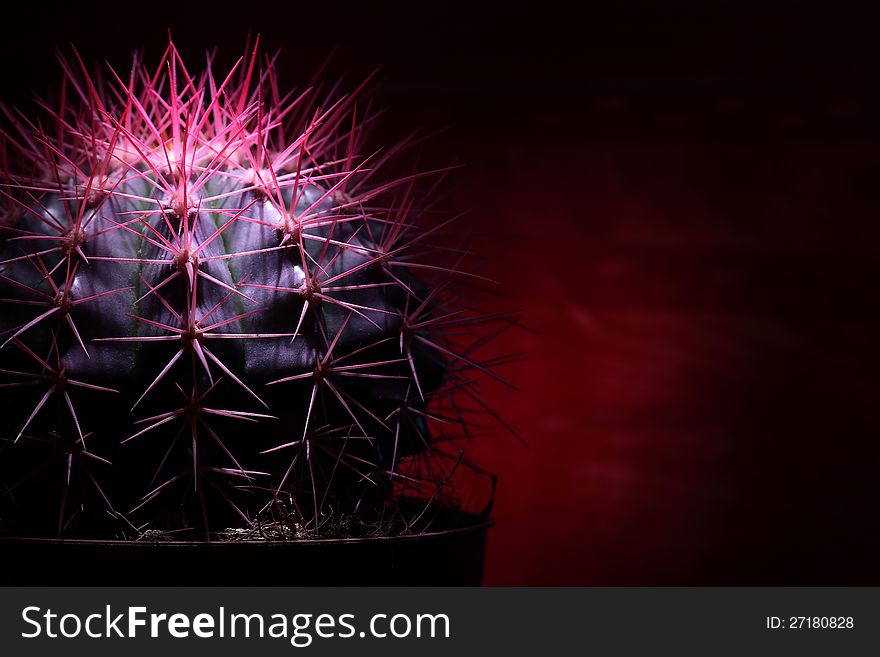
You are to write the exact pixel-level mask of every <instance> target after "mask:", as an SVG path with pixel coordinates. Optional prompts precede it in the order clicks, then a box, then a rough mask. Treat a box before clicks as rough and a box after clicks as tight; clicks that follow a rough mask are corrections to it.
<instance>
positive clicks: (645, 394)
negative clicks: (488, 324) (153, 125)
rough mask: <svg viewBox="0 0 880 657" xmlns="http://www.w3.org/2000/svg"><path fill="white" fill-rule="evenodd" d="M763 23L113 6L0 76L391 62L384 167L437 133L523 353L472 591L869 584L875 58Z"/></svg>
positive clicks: (38, 85)
mask: <svg viewBox="0 0 880 657" xmlns="http://www.w3.org/2000/svg"><path fill="white" fill-rule="evenodd" d="M693 4H694V5H697V3H693ZM764 4H765V3H757V2H738V3H711V5H712V6H711V7H706V8H703V9H699V8H695V7H691V8H689V7H686V6H685V7H671V6H668V5H667V4H665V3H664V5H663V6H662V8H659V7H653V6H652V3H638V4H636V5H634V6H627V7H622V6H621V5H620V4H619V3H614V5H613V7H611V6H609V7H608V8H603V7H600V6H598V5H591V8H590V9H588V10H585V11H584V12H583V13H581V14H578V15H575V14H574V13H573V12H568V11H563V10H562V9H561V8H559V7H554V6H552V4H551V5H548V4H546V3H541V5H540V6H535V7H525V8H522V9H517V10H507V11H505V12H504V13H501V12H496V11H493V10H491V9H489V8H485V9H477V8H475V7H467V8H462V7H459V6H453V5H448V6H447V5H444V6H443V7H431V8H425V7H420V8H419V9H418V11H417V10H416V9H415V8H414V6H410V7H407V6H399V7H383V8H381V9H380V8H377V7H374V6H372V5H371V6H360V7H354V8H351V7H334V8H325V7H318V6H315V7H310V8H309V10H308V14H307V15H306V13H303V12H304V11H305V10H302V11H300V10H298V9H297V8H296V7H295V6H294V5H291V4H289V3H285V4H278V5H276V4H273V3H272V2H263V3H260V6H259V7H255V8H254V9H253V11H252V12H251V13H249V14H242V13H241V12H238V13H236V14H235V15H234V16H233V15H232V14H229V13H224V11H225V10H220V11H217V12H215V13H211V12H210V11H208V10H207V9H206V7H205V6H199V7H197V8H190V7H180V8H178V9H177V10H176V11H175V12H174V13H173V14H171V13H167V14H166V13H164V12H163V11H161V10H159V9H158V8H150V9H148V10H147V11H145V16H144V18H143V20H141V19H138V21H137V23H135V22H134V19H133V18H132V17H131V16H130V15H128V14H126V16H125V17H123V18H117V17H116V16H115V14H114V12H117V11H120V9H119V7H118V6H115V7H114V6H113V5H107V6H106V7H103V8H96V9H94V10H92V11H82V12H76V13H74V14H71V15H67V14H65V15H64V16H62V15H61V14H49V15H45V16H40V17H39V19H37V17H36V16H32V17H30V18H27V17H24V18H22V19H20V21H19V22H18V23H16V24H15V26H14V28H13V27H10V25H11V23H8V24H7V27H8V29H9V30H11V31H12V33H10V34H8V38H7V39H6V40H5V41H4V42H3V43H2V44H0V56H2V60H3V61H5V62H7V65H6V66H5V67H4V71H3V75H4V76H5V80H4V83H3V89H4V92H5V93H4V96H5V100H12V101H16V100H20V99H21V98H23V97H25V96H26V95H27V94H29V92H30V91H31V90H33V89H37V90H42V89H44V88H46V87H47V85H48V80H50V79H54V78H50V77H48V74H52V73H50V72H51V71H53V70H54V67H53V64H52V61H51V47H52V46H56V45H64V44H65V42H66V41H68V40H72V41H74V42H75V43H76V44H77V46H78V47H79V48H80V50H81V51H83V53H84V55H85V56H86V57H88V58H94V57H99V58H105V57H106V58H108V59H110V60H111V61H113V62H115V63H117V64H121V65H123V66H124V63H125V60H126V57H127V53H128V52H129V51H130V50H131V49H132V48H134V47H138V46H143V47H146V48H147V50H148V51H157V50H159V49H161V47H162V46H163V42H164V39H165V35H164V28H165V27H169V26H170V27H172V28H173V30H174V33H175V40H176V41H177V43H178V45H179V46H180V47H181V49H182V50H183V51H184V52H185V53H187V54H192V55H193V56H200V54H201V51H202V50H203V49H204V48H206V47H208V46H218V45H219V46H220V47H221V48H222V49H223V50H222V51H221V56H226V52H227V51H226V48H227V46H228V47H229V51H230V52H231V55H229V56H232V55H234V54H237V53H238V52H239V50H240V47H241V44H242V43H243V41H244V37H245V33H246V31H247V30H248V29H250V30H251V31H253V32H262V34H263V38H264V42H265V43H266V45H267V46H268V47H269V48H274V47H283V48H284V54H283V56H282V70H283V75H284V79H285V81H287V82H289V83H293V82H299V81H301V80H303V79H304V78H305V77H306V76H307V75H308V73H310V72H311V70H312V69H313V68H314V66H316V65H317V64H318V63H319V62H320V61H321V60H322V59H323V58H324V57H325V56H326V55H327V54H328V53H329V52H330V51H331V50H334V49H335V50H336V58H335V60H334V61H335V62H336V64H335V66H336V67H337V68H338V69H349V70H350V72H351V74H352V77H353V78H357V77H360V76H362V75H364V74H365V73H366V72H368V71H369V70H371V69H372V68H373V67H374V66H376V65H380V64H381V65H383V66H384V68H383V71H382V74H381V76H380V82H379V83H378V84H377V85H376V87H375V89H376V92H377V94H378V98H379V101H380V102H381V103H383V104H387V105H388V106H389V107H390V108H391V109H390V111H389V113H388V114H387V116H386V119H385V123H384V128H383V132H382V134H381V135H380V136H381V137H382V138H384V139H386V140H387V141H388V142H390V141H392V140H394V139H395V138H399V137H400V136H402V135H404V134H406V133H407V132H408V131H409V130H410V129H412V128H422V129H424V130H425V131H430V130H432V129H434V128H437V127H449V130H448V131H447V132H446V133H445V134H444V135H443V136H442V137H441V138H438V139H435V140H434V141H433V143H432V144H431V145H430V146H429V148H428V151H429V152H430V156H431V158H432V159H433V160H435V161H437V162H441V163H447V162H451V161H454V162H459V163H462V164H464V165H465V166H464V168H463V169H462V170H461V171H460V172H458V173H457V174H455V175H454V176H452V177H451V178H450V181H449V185H448V190H449V195H448V197H447V198H446V199H445V200H444V203H445V206H446V207H449V208H455V209H458V210H460V209H469V210H470V213H469V215H468V217H467V219H466V220H465V224H466V227H467V230H469V231H471V232H472V234H473V242H474V250H475V251H477V252H480V253H483V254H486V255H487V256H489V259H488V264H487V268H488V273H489V274H490V275H491V276H492V277H493V278H495V279H496V280H497V281H498V282H499V291H500V293H501V296H500V297H499V299H498V307H499V308H504V309H506V308H511V307H514V308H522V309H523V320H524V322H525V324H527V325H528V326H529V327H530V328H532V329H534V332H529V331H511V332H510V333H508V334H507V335H505V336H504V337H503V339H502V340H503V342H502V344H501V345H500V346H501V348H503V349H505V350H508V351H513V352H520V353H522V354H523V355H524V358H523V359H522V360H520V361H518V362H517V363H515V364H513V365H511V366H509V367H508V368H507V369H506V370H505V375H506V376H507V378H508V379H509V380H510V381H511V382H512V383H513V384H515V385H516V386H517V387H518V388H519V391H517V392H513V391H510V390H507V389H505V388H503V387H500V386H497V387H488V388H487V390H486V394H487V397H488V398H489V400H490V403H492V405H493V406H495V407H496V408H498V409H499V410H500V411H501V412H502V413H503V414H504V417H505V419H507V420H508V421H509V422H510V423H511V424H512V425H514V426H515V427H516V428H517V429H518V431H519V432H520V433H521V434H522V435H523V436H524V437H525V438H526V440H527V441H528V442H529V447H523V446H522V445H520V444H519V443H517V442H516V441H515V440H514V439H512V438H510V437H508V436H506V435H503V434H502V432H499V433H498V435H497V436H496V437H495V438H493V439H491V440H486V441H483V442H480V443H477V444H475V445H474V446H473V448H472V457H474V458H476V459H477V460H478V461H479V462H480V463H481V464H483V465H484V466H486V467H487V468H489V469H491V470H494V471H496V472H497V473H498V474H499V476H500V481H499V488H498V495H497V500H496V506H495V515H496V518H497V521H498V522H497V526H496V528H495V529H494V530H492V532H491V538H490V545H489V555H488V560H487V574H486V583H487V584H502V585H538V584H541V585H551V584H557V585H573V584H610V585H625V584H672V585H684V584H782V583H788V584H804V585H806V584H876V583H878V582H880V568H878V565H877V558H876V555H877V553H878V548H880V527H878V514H877V513H876V507H877V502H878V493H877V475H876V472H877V468H878V465H880V449H878V441H877V437H878V431H877V429H878V418H877V410H876V409H877V406H878V405H877V399H878V398H880V389H878V384H877V372H878V367H877V366H878V358H877V356H878V349H877V346H876V341H877V336H878V335H880V333H878V328H880V327H878V319H880V315H878V305H877V293H876V289H875V288H876V283H877V281H878V280H880V278H878V273H880V272H878V253H880V251H878V238H880V229H878V221H877V217H878V209H880V186H878V184H877V173H878V171H880V168H878V165H880V157H878V149H877V146H878V141H880V140H878V136H880V135H878V131H877V128H876V126H877V123H878V122H877V117H878V116H880V113H878V112H880V103H878V99H880V95H878V93H877V90H876V87H877V85H876V71H877V70H878V67H877V64H878V63H880V57H878V54H880V50H878V45H877V42H876V39H874V38H873V35H871V34H870V32H869V29H870V28H869V26H870V25H871V23H870V22H869V21H867V20H865V17H860V16H857V15H854V14H852V13H846V12H844V11H843V10H841V11H840V12H837V13H834V14H833V15H830V14H831V12H830V11H829V12H822V13H819V12H815V13H814V12H810V10H808V9H806V8H804V7H803V6H801V4H802V3H800V4H798V3H774V8H773V9H772V10H768V9H767V8H765V7H764V6H763V5H764ZM44 81H45V82H44Z"/></svg>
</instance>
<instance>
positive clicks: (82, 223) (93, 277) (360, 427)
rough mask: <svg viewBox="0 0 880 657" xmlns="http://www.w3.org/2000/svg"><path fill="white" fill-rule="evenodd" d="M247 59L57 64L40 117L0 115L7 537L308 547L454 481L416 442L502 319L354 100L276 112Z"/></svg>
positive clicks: (470, 382)
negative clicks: (474, 293)
mask: <svg viewBox="0 0 880 657" xmlns="http://www.w3.org/2000/svg"><path fill="white" fill-rule="evenodd" d="M257 64H258V58H257V54H256V49H255V50H254V51H253V54H252V55H251V56H250V57H246V58H243V59H242V60H241V61H240V62H239V63H238V64H237V65H236V66H235V67H234V68H233V70H232V72H230V73H229V74H228V75H226V76H225V77H223V78H219V77H215V76H214V75H213V74H212V73H211V72H210V66H209V67H208V68H209V70H208V71H206V72H205V73H203V74H201V75H198V76H194V75H191V74H190V72H189V71H188V69H187V68H186V66H185V64H184V62H183V60H182V59H181V57H180V56H179V54H178V52H177V50H176V49H175V47H174V46H173V44H172V45H170V46H169V48H168V50H167V52H166V54H165V56H164V57H163V59H162V61H161V62H160V65H159V66H158V67H157V68H156V69H153V70H148V69H147V68H146V67H144V66H142V65H140V64H138V63H137V62H136V64H135V66H134V67H133V68H132V70H131V72H130V75H129V76H128V77H127V78H125V79H123V78H122V77H121V76H117V75H116V74H113V75H112V80H105V81H104V82H103V83H101V84H99V83H98V82H96V81H95V80H97V78H96V77H94V76H89V75H87V74H86V73H85V71H84V70H83V71H80V70H79V69H77V68H76V67H74V66H73V65H67V64H65V78H64V84H63V87H62V91H61V94H60V97H61V100H60V102H59V103H57V104H55V105H49V104H46V103H44V104H43V105H44V109H45V112H44V116H43V117H42V118H41V119H39V120H37V119H32V118H31V117H29V116H26V115H24V114H20V113H17V112H15V111H12V110H8V111H7V119H8V123H9V125H10V129H8V130H7V131H6V132H5V133H4V135H3V138H2V160H3V169H4V170H3V176H4V179H5V183H4V185H3V186H2V188H0V189H2V191H0V196H2V207H3V219H2V223H0V231H2V239H3V244H2V249H0V288H2V290H0V297H2V302H3V303H2V315H0V345H2V348H0V375H2V377H3V384H4V395H5V397H6V399H7V411H5V412H4V413H3V415H2V417H3V426H2V429H3V430H4V434H5V436H4V437H5V438H7V440H6V441H5V442H4V444H3V447H2V451H0V476H2V478H3V481H2V483H3V485H4V486H5V490H3V491H2V494H3V502H2V504H0V510H2V513H3V515H2V521H3V522H4V523H5V525H6V529H7V530H20V528H25V529H26V530H27V531H33V532H37V533H58V534H67V533H72V534H79V535H88V534H89V533H102V534H104V535H106V533H107V531H108V527H111V528H112V529H111V530H110V531H112V532H114V533H115V535H128V536H130V535H135V536H137V535H140V534H143V532H144V531H146V530H149V529H159V530H165V531H170V530H182V529H191V528H199V529H200V530H202V531H203V532H207V533H208V535H209V536H210V533H211V532H215V531H218V530H221V529H223V528H225V527H228V526H234V525H237V526H243V527H247V526H252V525H253V523H254V522H255V521H260V519H265V518H267V517H268V518H276V517H277V516H278V514H279V513H284V514H287V515H288V516H289V517H293V518H296V519H297V522H298V523H300V525H301V526H303V527H311V528H312V529H313V530H314V531H316V532H318V531H319V529H320V527H322V526H323V525H324V524H327V525H329V524H330V522H331V519H332V518H341V517H343V516H344V515H345V514H348V513H353V512H355V511H357V510H359V509H363V508H364V507H366V506H370V505H372V506H373V507H375V508H386V506H387V504H386V503H387V500H388V499H389V497H390V496H391V494H392V492H393V491H394V490H395V487H396V488H398V489H400V488H402V489H412V490H417V489H421V490H423V491H424V490H427V491H428V492H429V493H430V491H431V489H432V487H434V490H435V492H436V489H437V487H438V486H442V485H444V483H445V482H446V481H447V480H448V476H447V475H448V472H449V470H450V469H451V468H452V467H454V466H455V465H457V464H458V463H459V462H460V460H461V457H460V454H458V455H456V453H455V451H454V450H451V451H450V450H448V449H445V448H443V449H438V448H436V445H435V443H436V440H437V439H436V436H435V438H432V430H431V425H437V424H439V425H442V426H444V427H445V428H444V429H443V430H442V435H443V441H442V442H444V443H448V442H449V441H450V440H451V439H452V438H456V437H460V436H461V435H464V434H467V433H468V432H469V431H471V428H470V427H471V424H470V422H468V421H467V420H465V411H464V410H462V409H461V407H460V406H459V405H455V404H453V402H452V400H453V399H454V398H455V397H457V396H461V395H465V396H466V398H468V399H470V400H472V401H473V402H474V403H476V404H477V405H478V407H480V406H482V402H480V401H479V398H478V396H477V395H476V378H474V377H475V375H481V374H486V373H488V374H490V375H491V372H490V371H489V369H488V368H489V365H490V364H491V363H481V362H479V361H478V360H477V356H476V355H475V351H476V350H477V349H479V348H480V346H481V345H482V344H483V343H484V342H485V335H484V333H481V330H482V329H483V328H484V327H485V326H487V325H489V324H491V322H492V321H493V318H492V317H488V316H481V315H480V314H479V312H477V311H476V310H475V309H474V308H473V307H471V306H470V304H469V303H466V302H465V300H464V297H462V296H461V295H460V294H459V293H458V292H457V290H459V289H460V286H457V284H456V281H457V279H460V278H462V276H465V277H467V275H466V274H464V272H462V271H461V270H460V269H459V267H458V266H457V263H458V262H460V258H461V257H460V256H459V255H458V254H454V257H455V259H454V260H453V261H452V262H451V263H450V262H444V261H443V260H444V259H443V258H440V259H438V258H437V254H438V251H437V250H436V249H433V248H432V245H433V242H434V234H433V232H432V230H425V229H419V228H418V227H417V226H416V225H415V224H414V222H413V218H414V217H415V216H416V213H415V212H414V210H413V207H414V205H415V203H414V198H415V191H414V190H416V189H417V183H418V182H419V180H420V178H421V176H420V175H417V174H412V175H404V176H398V177H392V178H388V177H387V176H385V175H384V174H383V171H384V170H385V169H387V166H388V164H387V162H388V160H389V159H391V157H390V156H391V155H394V154H396V153H397V152H399V151H400V150H401V149H400V148H395V149H391V151H389V152H388V153H383V152H382V151H377V152H375V153H369V152H365V149H366V138H365V136H366V132H365V126H366V125H368V124H369V123H370V122H371V121H372V116H371V115H369V114H366V115H365V116H364V117H363V118H362V117H361V116H360V114H359V112H358V104H357V102H356V97H357V95H356V94H352V95H348V96H343V97H339V98H334V97H333V96H332V95H331V96H330V97H329V98H328V99H324V102H323V103H320V102H317V101H313V100H312V97H316V96H317V92H315V91H313V90H312V91H311V92H310V91H307V92H304V93H302V94H300V95H294V94H290V95H288V96H282V95H280V94H279V92H278V88H277V84H276V78H275V72H274V69H273V66H272V62H271V61H269V62H268V65H265V66H259V65H257ZM495 319H497V318H495ZM477 326H479V327H480V330H477V329H476V328H475V327H477ZM435 433H436V432H435ZM450 444H451V443H450ZM408 462H409V464H408ZM412 462H417V465H416V466H413V465H412ZM25 491H26V492H25ZM377 505H378V506H377ZM49 510H51V513H50V512H49ZM403 525H404V526H408V524H407V522H406V521H404V522H403Z"/></svg>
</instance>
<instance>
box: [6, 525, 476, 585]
mask: <svg viewBox="0 0 880 657" xmlns="http://www.w3.org/2000/svg"><path fill="white" fill-rule="evenodd" d="M466 520H467V521H468V522H463V523H462V524H461V526H460V528H458V529H446V530H443V531H435V532H426V533H422V534H416V535H411V536H395V537H379V538H347V539H320V540H291V541H237V542H211V543H208V542H207V541H156V542H152V541H98V540H70V539H68V540H58V539H46V538H2V539H0V554H2V557H3V563H4V564H6V565H5V566H4V567H3V569H2V571H0V584H2V585H4V586H114V585H115V586H119V585H126V586H163V585H165V586H171V585H174V586H217V585H223V586H227V585H229V586H342V585H354V586H394V585H417V586H431V585H443V586H479V585H480V583H481V581H482V577H483V561H484V559H485V554H486V532H487V530H488V529H489V527H491V526H492V524H493V523H492V520H482V519H480V518H478V517H477V516H470V515H469V516H466Z"/></svg>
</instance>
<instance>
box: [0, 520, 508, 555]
mask: <svg viewBox="0 0 880 657" xmlns="http://www.w3.org/2000/svg"><path fill="white" fill-rule="evenodd" d="M494 525H495V518H493V517H491V516H490V517H489V518H486V519H485V520H482V521H480V522H476V523H473V524H468V525H466V526H464V527H455V528H452V529H441V530H438V531H433V532H420V533H418V534H401V535H397V536H355V537H350V538H308V539H291V540H270V541H267V540H262V541H258V540H240V541H222V540H217V541H205V540H192V541H180V540H170V541H169V540H121V539H116V538H114V539H100V538H47V537H39V536H0V545H3V544H4V543H19V544H27V543H35V544H40V545H49V544H58V545H63V544H65V543H67V544H70V545H81V546H88V545H102V546H120V547H122V546H124V547H133V548H137V547H145V546H147V547H198V546H206V547H207V546H210V547H219V546H234V545H249V546H257V545H262V546H266V547H279V546H282V545H288V546H289V545H294V546H297V545H356V544H362V543H385V542H397V541H399V542H411V541H418V540H428V539H432V538H444V537H447V536H459V535H465V534H471V533H477V532H482V531H487V530H489V529H490V528H492V527H493V526H494Z"/></svg>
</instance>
